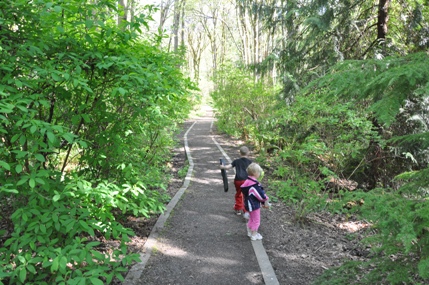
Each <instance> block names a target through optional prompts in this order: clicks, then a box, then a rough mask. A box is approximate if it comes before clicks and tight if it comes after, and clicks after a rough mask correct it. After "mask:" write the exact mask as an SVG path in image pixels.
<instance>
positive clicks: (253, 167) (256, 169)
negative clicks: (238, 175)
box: [246, 162, 262, 176]
mask: <svg viewBox="0 0 429 285" xmlns="http://www.w3.org/2000/svg"><path fill="white" fill-rule="evenodd" d="M246 171H247V174H248V175H249V176H255V174H259V175H261V173H262V168H261V167H260V166H259V164H257V163H255V162H252V163H251V164H250V165H249V166H248V167H247V169H246Z"/></svg>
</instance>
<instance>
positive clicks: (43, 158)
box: [34, 153, 46, 162]
mask: <svg viewBox="0 0 429 285" xmlns="http://www.w3.org/2000/svg"><path fill="white" fill-rule="evenodd" d="M34 157H35V158H36V159H37V160H38V161H40V162H45V161H46V160H45V157H44V156H43V155H41V154H40V153H38V154H36V155H35V156H34Z"/></svg>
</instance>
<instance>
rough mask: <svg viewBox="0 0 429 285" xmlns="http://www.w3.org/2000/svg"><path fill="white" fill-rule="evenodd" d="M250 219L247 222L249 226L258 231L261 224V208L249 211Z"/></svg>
mask: <svg viewBox="0 0 429 285" xmlns="http://www.w3.org/2000/svg"><path fill="white" fill-rule="evenodd" d="M249 215H250V219H249V221H248V222H247V227H248V228H249V229H250V230H251V231H255V232H257V231H258V229H259V225H260V224H261V209H260V208H259V209H257V210H254V211H252V212H249Z"/></svg>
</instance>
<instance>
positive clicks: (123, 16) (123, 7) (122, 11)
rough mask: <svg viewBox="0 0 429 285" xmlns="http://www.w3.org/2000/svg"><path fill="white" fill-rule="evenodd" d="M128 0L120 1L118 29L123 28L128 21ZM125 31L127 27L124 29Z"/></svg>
mask: <svg viewBox="0 0 429 285" xmlns="http://www.w3.org/2000/svg"><path fill="white" fill-rule="evenodd" d="M125 1H126V0H118V27H121V25H122V23H123V21H126V20H127V12H128V11H127V10H128V9H127V4H126V3H125ZM123 28H124V29H125V27H123Z"/></svg>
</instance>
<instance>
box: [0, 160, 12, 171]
mask: <svg viewBox="0 0 429 285" xmlns="http://www.w3.org/2000/svg"><path fill="white" fill-rule="evenodd" d="M0 167H3V168H4V169H6V170H10V165H9V163H7V162H6V161H3V160H0Z"/></svg>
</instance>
